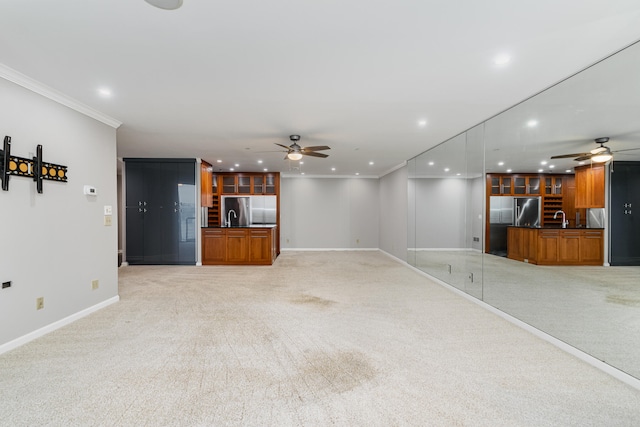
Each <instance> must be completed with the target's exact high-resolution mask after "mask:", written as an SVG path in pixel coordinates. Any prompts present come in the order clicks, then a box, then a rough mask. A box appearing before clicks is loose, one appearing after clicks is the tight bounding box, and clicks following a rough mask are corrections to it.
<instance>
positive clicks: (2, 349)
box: [0, 295, 120, 354]
mask: <svg viewBox="0 0 640 427" xmlns="http://www.w3.org/2000/svg"><path fill="white" fill-rule="evenodd" d="M118 301H120V296H118V295H116V296H115V297H113V298H109V299H108V300H105V301H102V302H101V303H98V304H96V305H94V306H91V307H89V308H86V309H84V310H82V311H79V312H77V313H75V314H72V315H71V316H67V317H65V318H64V319H60V320H58V321H57V322H53V323H50V324H48V325H47V326H44V327H42V328H40V329H37V330H35V331H33V332H30V333H28V334H27V335H23V336H21V337H19V338H16V339H14V340H13V341H9V342H8V343H5V344H2V345H0V354H3V353H6V352H7V351H11V350H13V349H15V348H18V347H20V346H21V345H24V344H26V343H28V342H30V341H33V340H35V339H37V338H40V337H42V336H44V335H46V334H48V333H49V332H53V331H55V330H56V329H59V328H62V327H63V326H67V325H69V324H70V323H73V322H75V321H76V320H79V319H81V318H83V317H85V316H88V315H90V314H92V313H94V312H96V311H98V310H100V309H102V308H105V307H107V306H109V305H111V304H114V303H116V302H118Z"/></svg>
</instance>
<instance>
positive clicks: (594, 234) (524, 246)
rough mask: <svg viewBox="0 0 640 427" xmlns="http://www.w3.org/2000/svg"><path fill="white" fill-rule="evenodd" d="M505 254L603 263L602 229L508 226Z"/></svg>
mask: <svg viewBox="0 0 640 427" xmlns="http://www.w3.org/2000/svg"><path fill="white" fill-rule="evenodd" d="M507 257H508V258H510V259H514V260H517V261H524V262H529V263H531V264H539V265H603V263H604V240H603V230H601V229H577V228H576V229H544V228H541V229H536V228H520V227H509V228H508V229H507Z"/></svg>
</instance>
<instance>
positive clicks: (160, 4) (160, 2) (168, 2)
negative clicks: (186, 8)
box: [144, 0, 182, 10]
mask: <svg viewBox="0 0 640 427" xmlns="http://www.w3.org/2000/svg"><path fill="white" fill-rule="evenodd" d="M144 1H146V2H147V3H149V4H150V5H151V6H155V7H157V8H159V9H164V10H175V9H178V8H179V7H180V6H182V0H144Z"/></svg>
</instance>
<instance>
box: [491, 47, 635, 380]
mask: <svg viewBox="0 0 640 427" xmlns="http://www.w3.org/2000/svg"><path fill="white" fill-rule="evenodd" d="M639 73H640V45H637V44H636V45H634V46H632V47H630V48H628V49H626V50H624V51H622V52H620V53H618V54H616V55H614V56H612V57H610V58H608V59H606V60H605V61H602V62H600V63H598V64H596V65H594V66H592V67H591V68H589V69H587V70H585V71H583V72H581V73H579V74H577V75H575V76H573V77H571V78H570V79H567V80H565V81H564V82H561V83H559V84H557V85H556V86H554V87H552V88H550V89H548V90H546V91H545V92H542V93H540V94H539V95H537V96H535V97H533V98H530V99H528V100H527V101H525V102H523V103H521V104H519V105H517V106H515V107H513V108H511V109H509V110H507V111H506V112H504V113H502V114H500V115H498V116H496V117H494V118H492V119H490V120H488V121H487V122H486V123H485V141H486V167H487V172H488V173H490V174H500V173H503V174H512V179H513V180H512V185H514V188H513V189H512V190H511V191H512V193H513V192H515V185H516V183H515V175H513V174H525V173H530V174H537V175H538V176H540V177H541V183H540V187H541V188H540V189H539V194H540V196H539V197H540V200H541V205H542V206H541V217H540V225H541V227H542V228H541V229H540V231H535V232H537V233H551V234H550V235H549V236H551V235H553V233H556V234H555V237H553V238H550V237H549V236H543V235H542V234H538V236H537V238H536V239H535V240H534V241H533V243H532V245H533V244H536V243H537V245H538V247H537V249H535V250H533V249H532V250H531V254H530V255H529V256H531V257H534V258H535V257H536V256H537V257H538V258H540V257H541V251H542V250H543V249H544V250H546V251H548V250H550V248H553V249H554V250H556V251H557V258H556V260H557V263H558V264H573V265H549V266H547V265H535V264H534V262H540V259H537V260H530V262H529V263H526V262H521V261H519V260H518V261H516V260H512V259H507V258H505V257H500V256H495V255H491V254H486V255H485V262H484V279H485V280H484V301H485V302H487V303H489V304H490V305H492V306H494V307H497V308H499V309H500V310H502V311H504V312H506V313H508V314H511V315H512V316H514V317H516V318H518V319H520V320H523V321H524V322H526V323H528V324H530V325H532V326H534V327H536V328H537V329H540V330H542V331H544V332H546V333H548V334H549V335H552V336H554V337H556V338H558V339H560V340H562V341H564V342H566V343H568V344H570V345H572V346H574V347H576V348H578V349H580V350H582V351H584V352H586V353H588V354H591V355H592V356H594V357H596V358H597V359H600V360H603V361H605V362H606V363H608V364H610V365H612V366H614V367H616V368H618V369H620V370H622V371H624V372H627V373H629V374H631V375H633V376H635V377H640V322H638V321H637V319H639V318H640V286H638V283H640V267H606V266H602V265H603V263H604V264H606V262H607V260H608V257H607V253H606V252H607V244H603V245H602V250H603V251H604V252H605V253H604V254H603V255H602V260H601V261H600V266H586V265H576V264H581V263H582V262H581V261H582V259H583V255H584V248H587V247H588V245H589V243H590V241H589V240H587V237H588V236H587V237H579V238H577V237H576V238H573V237H572V236H573V235H576V236H578V233H580V232H582V231H581V230H585V232H587V233H594V234H595V233H597V231H596V228H594V229H593V230H590V229H587V228H586V227H587V226H588V225H589V224H588V223H587V221H586V220H587V217H588V216H591V215H594V214H595V213H600V212H601V211H602V212H603V213H604V216H606V217H609V216H610V215H609V213H610V212H609V211H610V210H611V209H615V207H612V206H606V205H605V207H604V208H589V209H581V208H580V207H578V206H576V195H577V194H576V191H578V192H579V191H580V190H577V189H576V180H575V167H576V166H579V165H580V162H578V161H575V160H574V159H575V158H578V157H579V156H578V154H586V153H589V152H590V151H591V150H592V149H594V148H596V147H597V144H595V143H594V139H596V138H600V137H605V136H607V137H609V138H610V139H609V141H608V143H607V145H608V146H610V147H611V150H612V151H614V163H613V165H612V166H611V165H609V166H608V167H610V168H612V169H613V170H615V164H616V162H617V161H628V160H637V159H640V150H638V149H639V148H640V122H638V119H637V118H638V117H639V116H640V79H638V78H637V76H638V75H639ZM616 150H625V151H618V153H615V151H616ZM565 154H575V156H569V157H566V158H565V157H563V158H556V159H552V158H551V157H554V156H559V155H565ZM583 157H584V156H583ZM585 161H586V165H590V162H589V161H588V159H586V160H585ZM606 178H607V179H608V177H606ZM488 188H489V189H490V190H489V191H491V188H492V187H491V184H490V183H489V184H488ZM560 210H561V211H563V212H565V213H566V216H567V222H568V226H569V230H566V231H563V232H562V234H557V233H558V231H555V230H553V228H556V229H557V228H559V227H560V226H561V225H560V224H561V221H560V222H558V220H557V219H556V221H553V213H554V211H560ZM596 226H597V224H596ZM611 226H615V224H611ZM489 227H491V226H490V225H489ZM576 227H577V228H576ZM609 228H610V225H609V224H606V225H605V229H604V236H605V238H604V240H605V241H606V240H607V237H606V236H608V235H609V233H610V230H609ZM550 229H551V230H550ZM547 230H550V231H547ZM488 234H490V233H488ZM581 236H583V235H581ZM569 237H572V238H573V240H570V239H569ZM554 239H555V240H554ZM549 242H552V243H553V246H550V245H549ZM573 242H576V243H575V245H574V246H575V247H576V251H578V252H576V253H577V254H578V259H577V260H569V261H567V260H568V259H569V255H570V253H569V252H567V251H568V250H569V249H568V248H570V245H572V244H573ZM616 243H617V242H616V241H615V240H611V244H612V245H615V244H616ZM514 244H515V243H514ZM633 244H635V245H637V244H640V239H637V238H636V239H635V243H633ZM510 245H511V241H509V243H508V244H507V246H508V247H509V246H510ZM511 246H513V245H511ZM503 255H504V254H503ZM632 319H636V320H632Z"/></svg>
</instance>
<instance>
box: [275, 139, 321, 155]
mask: <svg viewBox="0 0 640 427" xmlns="http://www.w3.org/2000/svg"><path fill="white" fill-rule="evenodd" d="M289 139H290V140H291V142H293V144H291V145H290V146H288V147H287V146H286V145H282V144H278V143H276V145H277V146H279V147H282V148H284V149H286V150H287V155H286V156H285V157H284V159H285V160H287V159H288V160H300V159H302V156H311V157H322V158H325V157H329V155H328V154H323V153H318V152H317V151H322V150H330V149H331V147H327V146H326V145H318V146H314V147H300V146H299V145H298V141H300V135H289Z"/></svg>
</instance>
